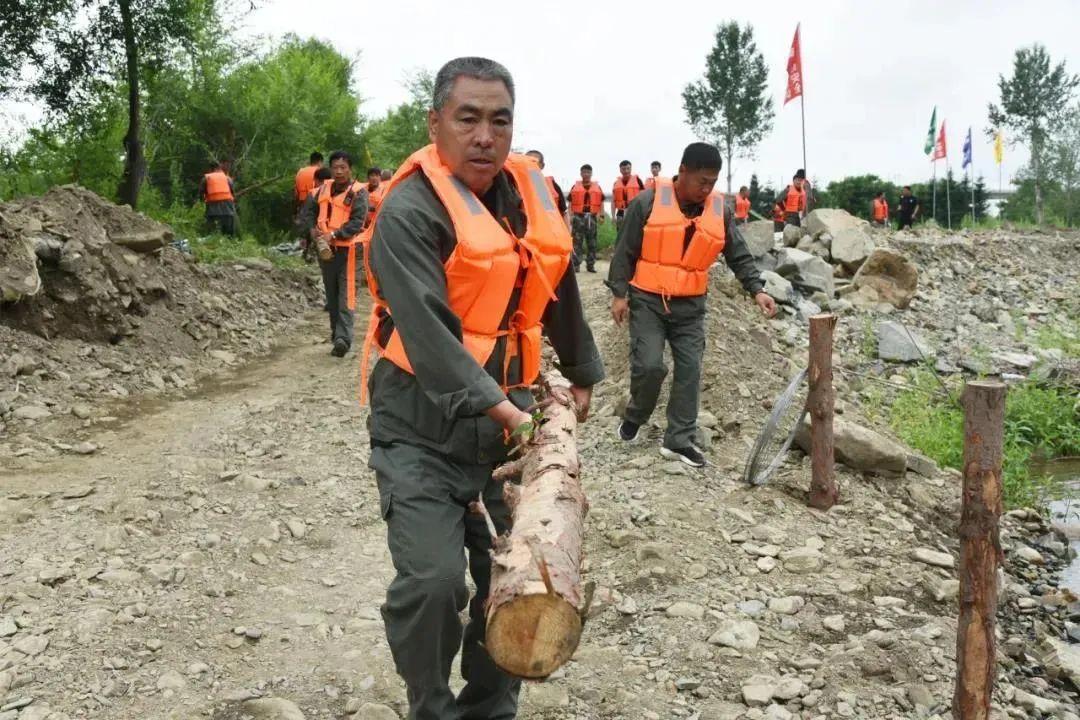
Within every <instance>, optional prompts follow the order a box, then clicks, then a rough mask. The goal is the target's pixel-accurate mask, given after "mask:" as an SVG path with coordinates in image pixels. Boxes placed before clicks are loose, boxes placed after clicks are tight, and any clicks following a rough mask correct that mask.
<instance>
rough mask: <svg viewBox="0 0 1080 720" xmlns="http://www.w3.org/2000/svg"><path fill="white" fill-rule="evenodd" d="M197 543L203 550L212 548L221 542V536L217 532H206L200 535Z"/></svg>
mask: <svg viewBox="0 0 1080 720" xmlns="http://www.w3.org/2000/svg"><path fill="white" fill-rule="evenodd" d="M196 544H197V545H198V546H199V547H200V548H202V549H203V550H210V549H211V548H216V547H217V546H218V545H220V544H221V536H220V535H218V534H217V533H205V534H203V535H200V536H199V539H198V541H197V543H196Z"/></svg>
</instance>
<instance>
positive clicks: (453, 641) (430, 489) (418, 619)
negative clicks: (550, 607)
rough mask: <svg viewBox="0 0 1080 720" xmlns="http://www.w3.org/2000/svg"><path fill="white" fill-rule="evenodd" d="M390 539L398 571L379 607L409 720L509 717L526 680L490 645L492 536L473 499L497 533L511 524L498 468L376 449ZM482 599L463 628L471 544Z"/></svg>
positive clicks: (411, 450) (412, 448) (418, 451)
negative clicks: (456, 681)
mask: <svg viewBox="0 0 1080 720" xmlns="http://www.w3.org/2000/svg"><path fill="white" fill-rule="evenodd" d="M371 467H372V468H373V469H374V470H375V479H376V481H377V482H378V484H379V499H380V504H381V508H382V515H383V519H384V520H385V521H386V539H387V544H388V545H389V547H390V555H391V558H392V559H393V562H394V569H395V570H396V571H397V576H396V577H395V578H394V580H393V581H392V582H391V583H390V587H389V588H388V589H387V591H386V603H385V604H384V605H383V606H382V616H383V622H384V623H385V624H386V639H387V640H388V641H389V643H390V652H391V653H392V654H393V656H394V664H395V666H396V667H397V671H398V674H399V675H401V677H402V679H403V680H404V681H405V686H406V689H407V691H408V698H409V715H408V717H409V720H512V718H513V717H514V716H515V715H516V714H517V704H518V690H519V689H520V687H521V683H520V682H519V681H518V680H516V679H514V678H511V677H510V676H509V675H506V674H505V673H503V672H502V671H501V670H499V669H498V667H496V665H495V663H494V662H493V661H492V660H491V657H490V656H489V655H488V653H487V650H485V649H484V646H483V643H484V637H485V621H484V603H485V601H486V600H487V596H488V589H489V585H490V581H491V557H490V555H489V554H488V553H489V551H490V549H491V536H490V535H489V534H488V530H487V526H486V524H485V522H484V518H483V517H482V516H479V515H474V514H472V513H470V512H469V511H468V509H467V506H468V504H469V503H470V502H471V501H473V500H475V499H476V497H477V496H478V495H479V494H480V492H481V491H483V493H484V504H485V505H486V506H487V510H488V513H489V514H490V515H491V519H492V520H493V521H494V523H495V527H496V529H497V530H498V531H499V533H503V532H506V530H507V528H508V526H509V520H510V510H509V509H508V508H507V506H506V503H504V502H503V499H502V486H501V485H500V484H499V483H496V482H494V481H492V479H491V471H492V465H490V464H483V465H467V464H463V463H458V462H453V461H451V460H449V459H448V458H446V457H445V456H443V455H440V454H439V453H436V452H434V451H433V450H429V449H426V448H422V447H419V446H416V445H407V444H404V443H392V444H390V445H388V446H385V447H378V446H377V447H373V448H372V452H371ZM466 549H467V550H468V555H469V560H468V566H469V572H470V574H471V575H472V579H473V582H474V583H475V584H476V595H475V596H474V597H473V599H472V602H471V603H469V623H468V625H467V626H466V627H465V629H464V633H463V632H462V627H461V620H460V619H459V617H458V614H459V613H460V612H461V611H462V610H463V609H464V608H465V604H466V602H468V599H469V595H468V591H467V590H466V588H465V564H466V563H465V550H466ZM459 647H460V648H461V675H462V677H463V678H464V679H465V687H464V688H462V690H461V692H460V693H459V694H458V695H457V697H456V698H455V697H454V694H453V692H451V690H450V686H449V679H450V666H451V663H452V662H453V660H454V656H455V655H457V652H458V648H459Z"/></svg>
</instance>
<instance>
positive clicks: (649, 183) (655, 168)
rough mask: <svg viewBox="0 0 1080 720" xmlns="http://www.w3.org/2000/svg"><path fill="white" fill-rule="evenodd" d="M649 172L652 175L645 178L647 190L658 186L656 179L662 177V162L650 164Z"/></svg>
mask: <svg viewBox="0 0 1080 720" xmlns="http://www.w3.org/2000/svg"><path fill="white" fill-rule="evenodd" d="M649 172H650V173H652V175H651V176H649V177H647V178H645V189H646V190H648V189H649V188H651V187H655V186H656V178H658V177H660V161H659V160H653V161H652V163H650V164H649Z"/></svg>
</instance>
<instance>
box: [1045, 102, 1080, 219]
mask: <svg viewBox="0 0 1080 720" xmlns="http://www.w3.org/2000/svg"><path fill="white" fill-rule="evenodd" d="M1047 160H1048V163H1047V165H1048V167H1047V172H1048V174H1049V176H1050V177H1051V179H1053V180H1054V181H1055V182H1056V183H1057V184H1058V185H1059V186H1060V187H1061V192H1062V194H1063V195H1064V197H1063V198H1062V199H1063V203H1062V204H1063V206H1064V213H1063V215H1062V219H1063V220H1064V221H1065V224H1066V225H1069V226H1071V225H1073V224H1074V223H1076V221H1078V220H1080V207H1078V205H1080V197H1078V195H1080V193H1078V192H1077V191H1078V190H1080V105H1077V106H1074V107H1073V108H1072V111H1071V112H1070V113H1069V114H1068V116H1067V117H1066V119H1065V120H1064V121H1063V122H1062V124H1061V126H1060V127H1058V129H1057V131H1056V132H1055V133H1054V135H1053V137H1052V138H1051V140H1050V144H1049V147H1048V148H1047Z"/></svg>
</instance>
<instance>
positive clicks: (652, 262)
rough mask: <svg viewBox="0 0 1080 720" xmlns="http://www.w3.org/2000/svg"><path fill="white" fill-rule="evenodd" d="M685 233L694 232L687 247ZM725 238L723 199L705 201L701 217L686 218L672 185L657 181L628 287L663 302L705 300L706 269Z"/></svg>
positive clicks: (714, 195) (715, 197)
mask: <svg viewBox="0 0 1080 720" xmlns="http://www.w3.org/2000/svg"><path fill="white" fill-rule="evenodd" d="M687 229H692V231H693V233H692V235H691V237H690V242H689V243H687V241H686V231H687ZM724 235H725V231H724V196H723V195H722V194H721V193H712V194H711V195H709V197H707V198H705V208H704V210H702V212H701V215H700V216H698V217H696V218H688V217H686V216H685V215H683V213H682V210H680V209H679V202H678V198H676V197H675V186H674V185H673V184H672V182H671V180H668V179H666V178H661V179H660V180H658V181H657V183H656V195H655V197H654V198H653V204H652V213H651V214H650V215H649V220H648V222H646V223H645V232H644V237H643V238H642V241H641V257H640V258H638V262H637V269H636V270H635V271H634V277H633V279H631V280H630V284H631V285H633V286H634V287H636V288H637V289H639V290H644V291H646V292H651V293H655V294H657V295H660V296H661V297H663V298H669V297H690V296H694V295H704V294H705V291H706V290H707V289H708V287H709V268H710V267H712V264H713V263H714V262H715V261H716V258H717V256H718V255H720V253H721V252H722V251H723V250H724Z"/></svg>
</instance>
